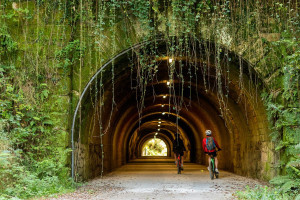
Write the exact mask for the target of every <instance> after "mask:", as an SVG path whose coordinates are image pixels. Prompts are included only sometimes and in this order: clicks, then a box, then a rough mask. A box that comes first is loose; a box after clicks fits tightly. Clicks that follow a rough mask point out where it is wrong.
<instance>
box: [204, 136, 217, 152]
mask: <svg viewBox="0 0 300 200" xmlns="http://www.w3.org/2000/svg"><path fill="white" fill-rule="evenodd" d="M206 148H207V150H209V151H211V150H214V149H215V148H216V144H215V141H214V138H213V137H207V138H206Z"/></svg>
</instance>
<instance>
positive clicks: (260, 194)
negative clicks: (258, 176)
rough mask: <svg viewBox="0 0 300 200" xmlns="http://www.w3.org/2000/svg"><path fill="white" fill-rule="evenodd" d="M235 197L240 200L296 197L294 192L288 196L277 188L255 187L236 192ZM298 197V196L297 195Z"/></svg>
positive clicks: (284, 199)
mask: <svg viewBox="0 0 300 200" xmlns="http://www.w3.org/2000/svg"><path fill="white" fill-rule="evenodd" d="M235 196H236V197H237V198H238V199H241V200H247V199H248V200H255V199H257V200H261V199H263V200H288V199H294V198H295V197H296V196H297V193H296V192H292V193H290V194H287V193H282V192H279V191H278V188H270V187H267V186H265V187H262V186H256V187H255V188H249V187H247V188H246V190H245V191H238V192H236V193H235ZM298 196H299V195H298Z"/></svg>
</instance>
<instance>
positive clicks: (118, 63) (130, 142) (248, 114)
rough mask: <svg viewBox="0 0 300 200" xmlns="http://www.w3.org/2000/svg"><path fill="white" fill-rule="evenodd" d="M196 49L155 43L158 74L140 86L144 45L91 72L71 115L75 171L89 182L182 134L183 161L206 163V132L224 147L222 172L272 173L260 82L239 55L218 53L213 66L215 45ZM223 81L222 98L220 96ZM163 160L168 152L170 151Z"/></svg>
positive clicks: (272, 155) (205, 43)
mask: <svg viewBox="0 0 300 200" xmlns="http://www.w3.org/2000/svg"><path fill="white" fill-rule="evenodd" d="M151 44H152V43H151V42H146V43H145V44H143V45H145V46H151ZM197 44H198V45H197V46H198V49H196V50H195V51H194V52H195V54H194V55H193V57H184V56H182V57H181V56H179V55H177V56H166V55H167V54H168V52H167V50H166V49H167V48H166V44H165V43H164V42H163V41H160V42H159V43H158V44H157V46H158V47H157V49H158V52H159V55H158V56H156V57H155V58H152V59H155V61H156V63H158V64H157V65H155V66H153V71H155V70H156V71H155V72H154V73H153V74H151V75H150V76H151V77H150V78H149V77H148V79H149V80H150V81H148V82H147V83H146V84H144V85H142V87H143V88H142V89H141V85H139V84H140V82H139V80H138V79H139V78H141V77H139V73H140V72H139V70H142V69H141V67H140V66H139V64H138V62H137V60H138V59H140V57H139V54H140V52H139V48H140V46H141V44H140V45H137V46H136V47H132V48H130V49H128V50H127V51H124V52H123V53H120V54H119V55H118V56H117V57H115V58H114V59H113V60H111V61H109V62H108V63H107V64H106V65H105V67H102V68H101V69H100V70H99V71H98V72H97V73H96V75H95V76H94V77H93V80H91V81H90V83H89V84H88V85H87V86H86V88H85V91H86V92H84V93H83V94H82V99H81V101H80V102H79V104H78V108H79V110H80V111H78V112H80V115H79V114H78V112H76V113H75V116H74V117H75V118H74V119H75V121H74V125H75V127H74V130H73V131H74V132H73V134H74V135H73V138H74V141H73V142H74V144H73V145H74V148H75V149H76V150H75V151H74V154H73V156H74V158H73V159H74V160H73V166H72V167H73V168H74V172H73V173H74V174H76V175H79V177H80V179H88V178H93V177H96V176H99V175H100V174H102V173H103V172H104V173H106V172H109V171H111V170H114V169H116V168H118V167H120V166H122V165H124V164H126V163H128V162H130V161H131V160H133V159H136V158H139V157H141V155H142V153H141V148H142V145H143V144H144V142H145V141H146V140H148V139H150V138H153V137H154V134H155V133H156V132H158V134H156V135H157V136H156V137H158V138H160V139H162V140H163V141H164V142H165V143H166V145H167V147H168V149H172V141H173V140H174V139H175V138H176V133H179V134H180V135H182V137H183V140H184V145H185V147H186V149H187V152H186V157H185V159H186V161H190V162H193V163H199V164H207V163H206V162H207V161H206V160H207V159H206V156H205V154H204V153H203V150H202V139H203V138H204V137H205V130H206V129H210V130H212V132H213V135H214V136H215V138H216V140H217V141H218V143H219V144H220V146H221V148H222V151H221V152H220V153H219V155H220V156H219V158H220V159H219V160H220V164H219V165H220V167H219V168H221V169H224V170H228V171H231V172H234V173H237V174H240V175H245V176H250V177H256V178H257V177H260V178H261V177H265V178H267V177H270V176H272V173H274V170H269V169H266V166H268V164H269V163H272V162H274V159H275V153H274V152H273V147H272V143H271V142H270V139H269V136H268V135H269V131H268V122H267V117H266V115H265V108H264V106H263V104H262V102H261V99H260V89H261V88H260V86H259V85H260V83H261V80H260V79H259V77H258V75H257V74H256V73H255V72H254V70H253V69H252V66H251V65H249V64H248V63H247V62H246V61H245V60H244V59H243V58H242V57H241V56H238V55H235V54H234V53H232V52H229V51H228V50H227V49H225V48H222V51H223V52H224V53H221V54H220V57H221V59H220V60H221V61H220V62H219V64H216V63H217V62H215V60H216V58H215V57H214V54H213V52H214V51H215V44H214V43H213V42H208V41H204V40H203V41H198V43H197ZM205 47H209V49H210V51H204V50H203V49H205ZM225 52H226V53H227V54H226V56H225V55H224V54H225ZM143 53H144V54H145V53H146V54H147V53H149V52H143ZM207 58H208V59H207ZM209 60H211V61H209ZM218 65H219V66H218ZM241 66H243V69H240V67H241ZM112 67H113V68H114V73H115V74H114V77H111V69H112ZM218 67H221V68H224V69H227V72H228V70H229V69H230V74H229V73H226V70H223V71H224V72H223V73H222V74H221V76H220V78H219V79H218V77H217V75H216V74H217V73H218ZM169 69H174V73H173V75H174V76H172V77H170V72H169V71H168V70H169ZM241 71H242V72H243V73H242V74H241ZM112 79H113V81H112ZM220 83H221V90H222V91H221V92H222V93H224V94H225V95H224V96H226V98H225V99H222V98H220V95H219V93H220V91H218V90H220V88H218V84H220ZM168 156H169V157H172V156H173V154H172V153H171V152H170V151H169V154H168Z"/></svg>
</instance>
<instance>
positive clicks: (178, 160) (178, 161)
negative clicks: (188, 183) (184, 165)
mask: <svg viewBox="0 0 300 200" xmlns="http://www.w3.org/2000/svg"><path fill="white" fill-rule="evenodd" d="M177 174H181V159H180V157H178V159H177Z"/></svg>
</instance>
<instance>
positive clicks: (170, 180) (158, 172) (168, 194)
mask: <svg viewBox="0 0 300 200" xmlns="http://www.w3.org/2000/svg"><path fill="white" fill-rule="evenodd" d="M176 172H177V171H176V166H175V165H174V164H170V163H168V164H167V163H165V164H162V163H160V164H158V163H154V164H153V163H152V164H151V163H147V164H146V163H135V164H128V165H125V166H123V167H121V168H119V169H118V170H116V171H114V172H112V173H110V174H108V175H106V176H104V177H103V178H97V179H94V180H91V181H89V182H88V183H87V184H86V185H84V186H82V187H80V188H78V189H77V190H76V191H75V192H74V193H70V194H64V195H61V196H59V197H57V198H47V199H64V200H69V199H93V200H94V199H97V200H108V199H112V200H115V199H117V200H130V199H134V200H141V199H149V200H150V199H168V200H169V199H171V200H175V199H185V200H194V199H195V200H196V199H197V200H199V199H203V200H205V199H209V200H212V199H217V200H222V199H234V196H233V193H234V192H235V191H237V190H243V189H244V188H245V186H247V185H249V186H250V187H253V186H255V185H257V184H261V183H260V182H258V181H256V180H253V179H249V178H245V177H242V176H238V175H235V174H232V173H229V172H225V171H220V178H219V179H215V180H210V178H209V173H208V170H207V168H206V167H205V166H202V165H197V164H186V165H185V167H184V171H183V173H182V174H177V173H176Z"/></svg>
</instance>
